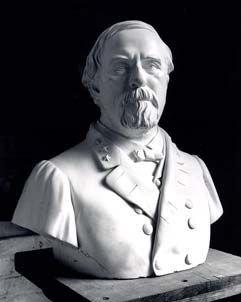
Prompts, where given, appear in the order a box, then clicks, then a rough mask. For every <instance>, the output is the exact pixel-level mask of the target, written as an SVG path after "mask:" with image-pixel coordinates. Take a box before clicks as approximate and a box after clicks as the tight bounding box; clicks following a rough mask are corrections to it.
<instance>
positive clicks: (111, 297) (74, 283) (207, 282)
mask: <svg viewBox="0 0 241 302" xmlns="http://www.w3.org/2000/svg"><path fill="white" fill-rule="evenodd" d="M46 247H48V245H47V243H46V242H45V240H44V239H43V238H41V237H40V236H38V235H35V236H27V237H18V238H11V239H4V240H0V301H1V298H5V299H4V300H3V301H7V302H9V301H11V302H13V301H14V302H15V301H21V302H23V301H26V302H30V301H31V302H36V301H37V302H38V301H39V302H42V301H50V300H48V298H46V296H44V294H43V293H42V291H41V290H43V292H44V293H45V295H47V296H48V297H49V298H50V299H51V301H68V302H74V301H94V302H97V301H110V302H119V301H147V302H148V301H154V302H155V301H159V302H162V301H163V302H171V301H179V302H194V301H195V302H196V301H197V302H204V301H205V302H208V301H215V300H219V299H222V298H225V297H230V296H233V295H237V294H240V293H241V257H237V256H233V255H231V254H227V253H223V252H220V251H217V250H213V249H210V251H209V254H208V258H207V261H206V263H205V264H203V265H200V266H198V267H196V268H194V269H190V270H186V271H183V272H178V273H175V274H170V275H166V276H161V277H154V278H141V279H134V280H100V279H95V278H87V277H86V276H73V275H69V276H68V275H66V272H63V271H62V270H60V269H59V267H58V266H57V265H56V262H55V261H54V260H53V258H52V250H51V249H50V248H46ZM32 249H34V251H32V252H24V253H23V252H21V253H18V254H17V255H16V269H17V270H18V271H19V272H21V274H23V275H25V276H26V277H27V278H28V279H29V280H31V282H32V283H34V284H35V285H33V284H32V283H30V281H28V280H27V279H26V278H24V277H23V276H21V275H19V274H18V273H17V272H16V271H15V270H14V267H13V265H14V264H13V254H14V253H16V252H19V251H23V250H32ZM36 249H37V250H36ZM9 255H10V257H9ZM36 285H37V286H36ZM40 288H41V289H40ZM240 301H241V295H240Z"/></svg>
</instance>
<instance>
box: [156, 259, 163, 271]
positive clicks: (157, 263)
mask: <svg viewBox="0 0 241 302" xmlns="http://www.w3.org/2000/svg"><path fill="white" fill-rule="evenodd" d="M155 267H156V269H158V270H161V269H162V266H161V261H160V260H156V262H155Z"/></svg>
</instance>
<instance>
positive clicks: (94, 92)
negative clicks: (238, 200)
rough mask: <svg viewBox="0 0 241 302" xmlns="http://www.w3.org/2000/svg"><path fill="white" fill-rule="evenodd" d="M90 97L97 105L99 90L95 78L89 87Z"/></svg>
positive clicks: (97, 80)
mask: <svg viewBox="0 0 241 302" xmlns="http://www.w3.org/2000/svg"><path fill="white" fill-rule="evenodd" d="M90 92H91V96H92V98H93V100H94V103H95V104H97V105H98V103H99V96H100V89H99V79H98V77H96V79H95V80H94V81H93V83H92V85H91V90H90Z"/></svg>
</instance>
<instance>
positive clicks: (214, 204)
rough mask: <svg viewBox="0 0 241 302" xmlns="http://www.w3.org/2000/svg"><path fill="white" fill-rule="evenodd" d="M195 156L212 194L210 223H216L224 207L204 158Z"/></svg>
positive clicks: (210, 194)
mask: <svg viewBox="0 0 241 302" xmlns="http://www.w3.org/2000/svg"><path fill="white" fill-rule="evenodd" d="M195 157H196V159H197V160H198V162H199V164H200V166H201V168H202V171H203V178H204V182H205V184H206V187H207V189H208V192H209V196H210V199H209V211H210V223H214V222H215V221H217V220H218V219H219V217H220V216H221V215H222V214H223V208H222V205H221V202H220V199H219V197H218V193H217V191H216V188H215V186H214V183H213V180H212V177H211V175H210V173H209V171H208V168H207V166H206V165H205V163H204V162H203V160H201V159H200V158H199V157H198V156H195Z"/></svg>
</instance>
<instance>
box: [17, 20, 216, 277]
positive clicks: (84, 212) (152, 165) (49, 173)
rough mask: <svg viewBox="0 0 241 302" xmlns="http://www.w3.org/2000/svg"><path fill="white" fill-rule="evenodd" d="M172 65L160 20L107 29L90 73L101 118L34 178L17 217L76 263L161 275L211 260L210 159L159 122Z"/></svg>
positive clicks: (86, 269) (111, 273)
mask: <svg viewBox="0 0 241 302" xmlns="http://www.w3.org/2000/svg"><path fill="white" fill-rule="evenodd" d="M172 70H173V63H172V55H171V51H170V49H169V48H168V46H167V45H166V44H165V43H164V42H163V41H162V40H161V38H160V37H159V35H158V34H157V32H156V31H155V29H154V28H153V27H152V26H150V25H148V24H146V23H144V22H140V21H126V22H121V23H118V24H114V25H113V26H111V27H110V28H108V29H107V30H105V31H104V32H103V33H102V34H101V35H100V37H99V38H98V39H97V41H96V43H95V45H94V47H93V48H92V50H91V52H90V54H89V56H88V58H87V62H86V66H85V69H84V73H83V78H82V81H83V84H84V86H86V87H87V88H88V90H89V92H90V94H91V96H92V98H93V100H94V102H95V103H96V105H97V106H99V108H100V112H101V115H100V120H99V121H97V122H96V123H93V124H92V125H91V126H90V129H89V132H88V133H87V136H86V139H85V140H84V141H83V142H81V143H80V144H78V145H77V146H75V147H73V148H71V149H70V150H67V151H66V152H64V153H62V154H60V155H58V156H56V157H54V158H52V159H50V160H44V161H42V162H40V163H39V164H38V165H37V166H36V167H35V168H34V169H33V171H32V174H31V175H30V177H29V179H28V180H27V182H26V184H25V187H24V190H23V193H22V196H21V198H20V200H19V203H18V205H17V208H16V210H15V213H14V217H13V222H14V223H15V224H18V225H20V226H23V227H25V228H28V229H30V230H33V231H35V232H37V233H40V234H42V235H45V236H48V237H49V238H51V240H52V244H53V247H54V253H55V256H56V258H58V259H60V261H62V262H63V263H65V264H66V265H68V266H69V267H71V268H72V269H74V270H76V271H79V272H82V273H87V274H91V275H94V276H97V277H101V278H138V277H147V276H155V275H156V276H160V275H164V274H169V273H173V272H176V271H180V270H186V269H189V268H191V267H195V266H197V265H198V264H201V263H203V262H204V261H205V259H206V256H207V252H208V248H209V240H210V224H211V223H213V222H215V221H216V220H217V219H218V218H219V217H220V216H221V215H222V206H221V204H220V201H219V198H218V195H217V193H216V190H215V187H214V184H213V181H212V178H211V176H210V174H209V172H208V169H207V167H206V166H205V164H204V163H203V161H202V160H201V159H200V158H198V157H197V156H193V155H189V154H187V153H184V152H182V151H180V150H179V149H178V148H177V146H176V145H175V144H174V143H173V142H172V140H171V138H170V136H169V135H168V134H167V133H166V132H165V131H164V130H163V129H162V128H160V127H159V126H158V122H159V119H160V117H161V115H162V112H163V109H164V105H165V102H166V92H167V86H168V81H169V73H170V72H171V71H172Z"/></svg>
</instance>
